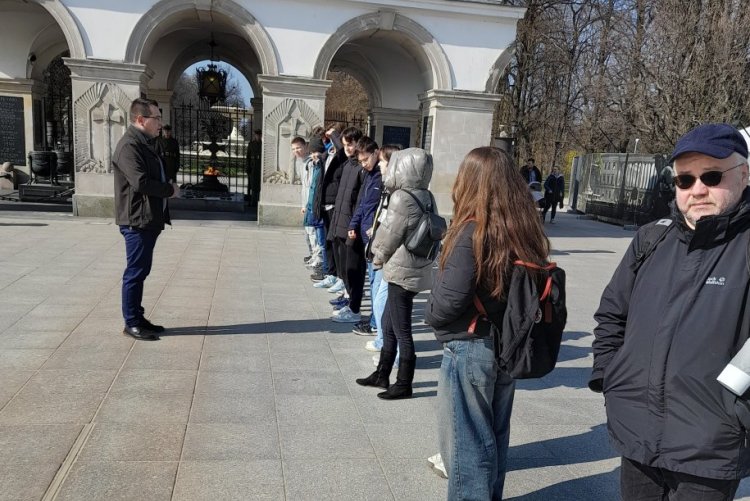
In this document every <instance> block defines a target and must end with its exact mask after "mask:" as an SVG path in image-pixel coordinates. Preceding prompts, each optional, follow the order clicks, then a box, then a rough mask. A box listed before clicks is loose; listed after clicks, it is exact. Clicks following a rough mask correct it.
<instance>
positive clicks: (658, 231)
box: [630, 219, 750, 273]
mask: <svg viewBox="0 0 750 501" xmlns="http://www.w3.org/2000/svg"><path fill="white" fill-rule="evenodd" d="M674 227H675V224H674V221H673V220H672V219H659V220H658V221H657V222H656V224H654V225H653V226H650V227H648V228H647V229H646V230H645V231H644V233H643V236H642V237H641V238H640V240H639V241H638V249H636V252H635V263H633V265H632V266H631V267H630V269H631V270H632V271H633V273H638V270H639V269H640V267H641V266H642V265H643V263H644V262H645V261H646V259H648V258H649V256H651V254H653V253H654V251H655V250H656V247H657V246H658V245H659V243H661V241H662V240H664V237H666V236H667V233H669V231H670V230H671V229H672V228H674ZM748 252H749V253H750V250H749V251H748ZM748 269H749V270H750V268H748Z"/></svg>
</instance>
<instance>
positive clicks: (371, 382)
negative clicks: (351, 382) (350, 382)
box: [356, 351, 396, 389]
mask: <svg viewBox="0 0 750 501" xmlns="http://www.w3.org/2000/svg"><path fill="white" fill-rule="evenodd" d="M395 360H396V354H395V353H387V352H384V351H381V352H380V361H379V362H378V368H377V369H375V372H373V373H372V374H370V375H369V376H367V377H366V378H360V379H357V380H356V381H357V384H358V385H360V386H375V387H376V388H385V389H387V388H388V386H390V381H389V379H388V378H389V377H390V375H391V371H392V370H393V362H395Z"/></svg>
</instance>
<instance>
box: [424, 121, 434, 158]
mask: <svg viewBox="0 0 750 501" xmlns="http://www.w3.org/2000/svg"><path fill="white" fill-rule="evenodd" d="M431 147H432V117H431V116H426V117H424V120H423V121H422V149H423V150H426V151H430V148H431Z"/></svg>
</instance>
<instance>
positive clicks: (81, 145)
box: [64, 58, 153, 217]
mask: <svg viewBox="0 0 750 501" xmlns="http://www.w3.org/2000/svg"><path fill="white" fill-rule="evenodd" d="M64 61H65V64H66V66H68V68H70V78H71V81H72V87H73V124H74V133H73V150H74V163H75V169H76V175H75V180H76V186H75V188H76V192H75V195H74V196H73V214H74V215H76V216H87V217H114V206H115V201H114V176H113V174H112V152H113V151H114V149H115V146H116V145H117V142H118V141H119V140H120V138H121V137H122V135H123V134H124V133H125V130H126V129H127V127H128V124H129V123H130V116H129V114H130V103H131V102H132V101H133V100H134V99H136V98H137V97H140V96H141V95H145V94H146V91H147V86H146V84H147V83H148V81H149V80H150V79H151V77H152V76H153V72H152V71H151V70H150V69H148V68H147V67H146V66H145V65H142V64H126V63H116V62H111V61H101V60H92V59H87V60H82V59H68V58H66V59H64Z"/></svg>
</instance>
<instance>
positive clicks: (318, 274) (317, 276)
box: [310, 271, 326, 282]
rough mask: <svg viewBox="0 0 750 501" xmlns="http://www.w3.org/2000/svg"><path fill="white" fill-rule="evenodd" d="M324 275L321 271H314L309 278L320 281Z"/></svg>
mask: <svg viewBox="0 0 750 501" xmlns="http://www.w3.org/2000/svg"><path fill="white" fill-rule="evenodd" d="M325 277H326V276H325V275H323V272H322V271H316V272H315V273H313V274H312V275H310V280H312V281H313V282H320V281H321V280H323V279H324V278H325Z"/></svg>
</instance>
